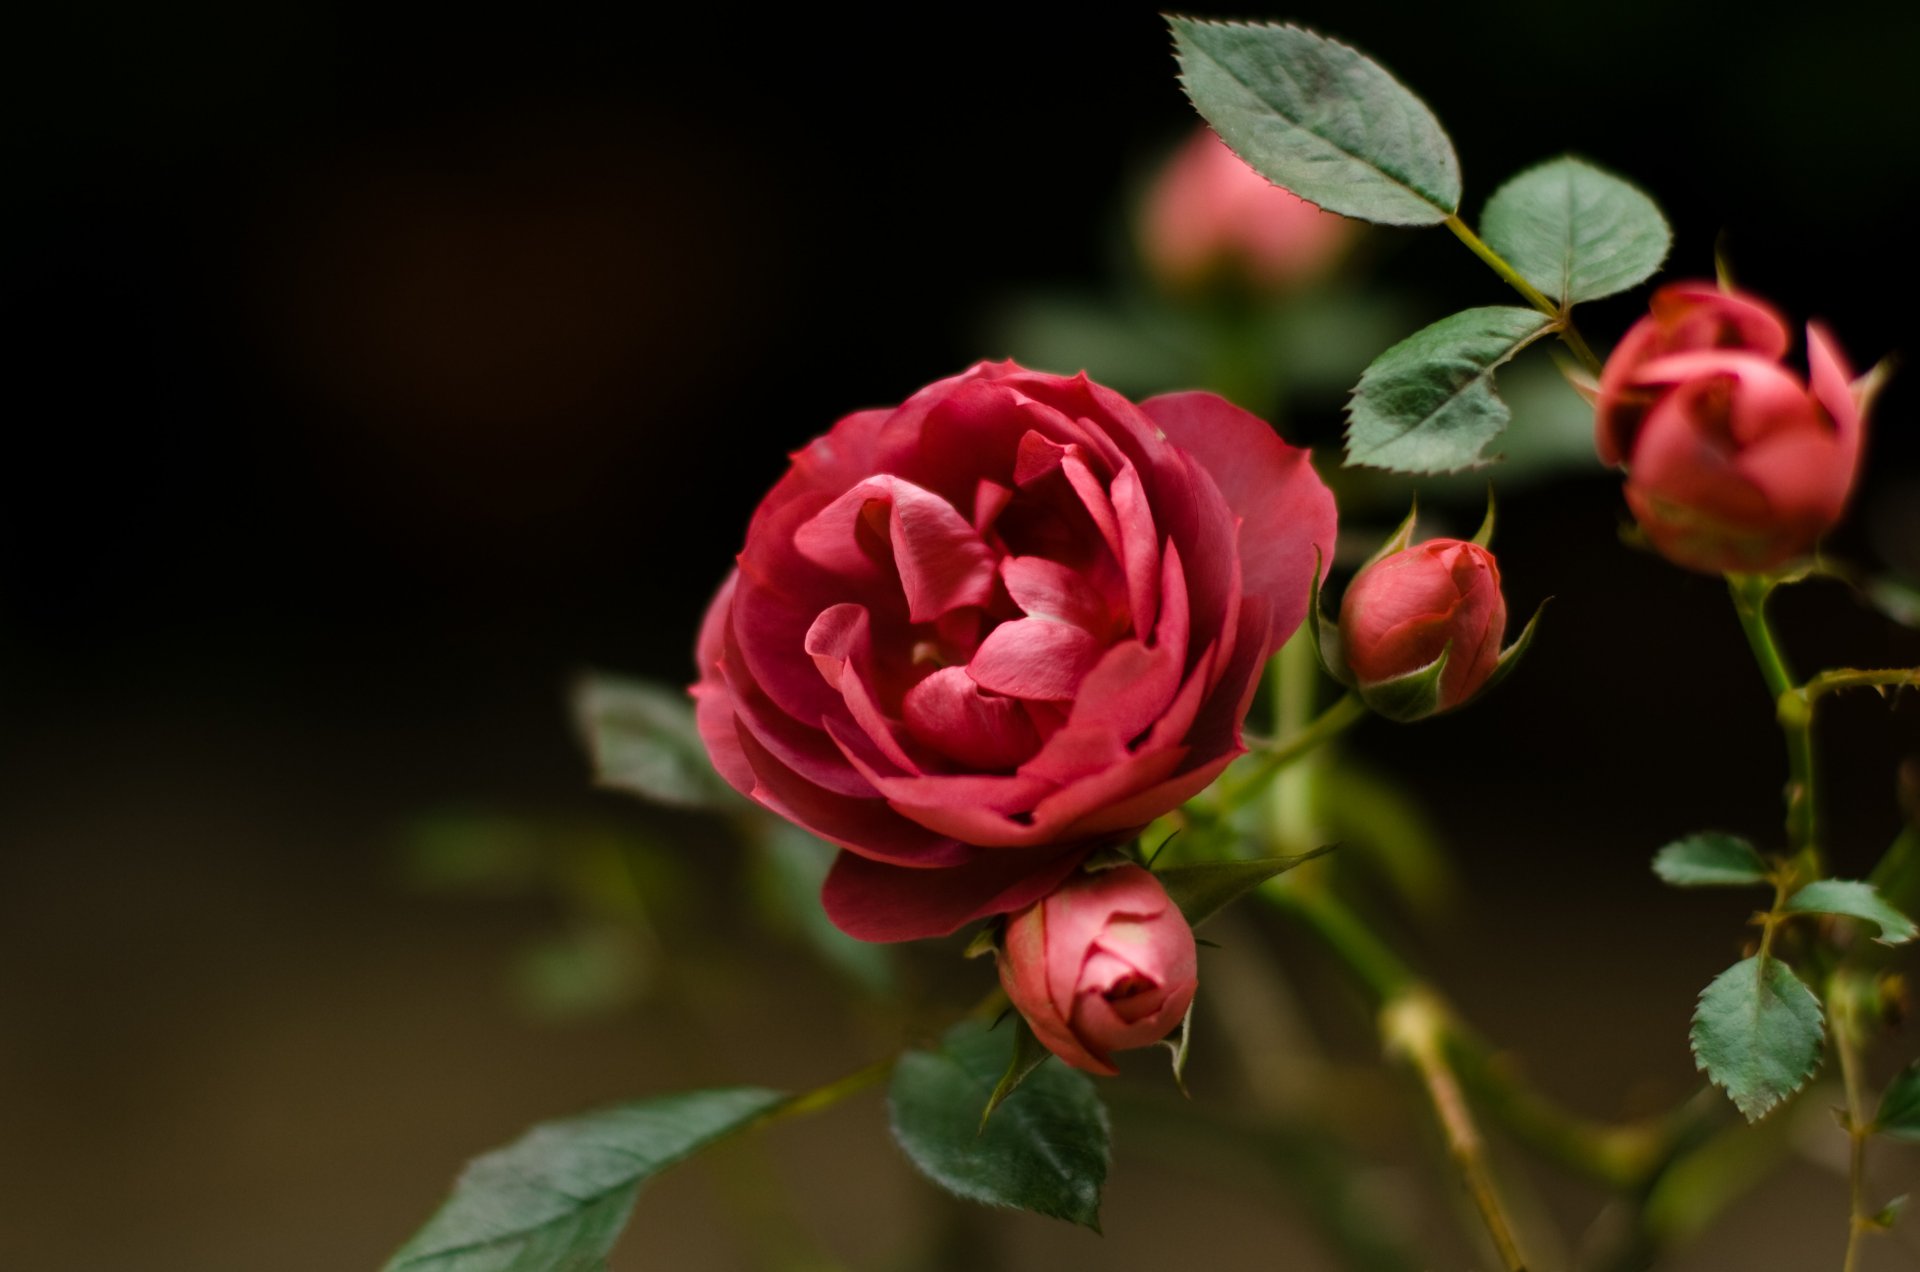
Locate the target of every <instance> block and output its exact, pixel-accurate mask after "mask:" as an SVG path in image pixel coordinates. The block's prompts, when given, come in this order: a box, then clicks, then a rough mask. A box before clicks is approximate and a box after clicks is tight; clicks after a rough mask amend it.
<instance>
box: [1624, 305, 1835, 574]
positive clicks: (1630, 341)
mask: <svg viewBox="0 0 1920 1272" xmlns="http://www.w3.org/2000/svg"><path fill="white" fill-rule="evenodd" d="M1788 343H1789V336H1788V332H1787V327H1786V324H1785V323H1783V322H1782V321H1781V320H1780V317H1779V315H1778V314H1776V313H1775V312H1774V311H1773V310H1772V309H1771V308H1769V307H1768V306H1767V305H1765V304H1764V303H1762V302H1760V301H1758V300H1755V299H1753V298H1752V297H1749V296H1744V295H1741V294H1739V293H1729V292H1722V291H1720V290H1718V289H1717V288H1715V287H1713V286H1712V285H1711V284H1706V283H1676V284H1673V285H1671V286H1667V287H1663V288H1661V289H1660V290H1659V291H1658V292H1656V293H1655V294H1654V297H1653V303H1652V312H1651V313H1650V314H1649V315H1648V316H1647V317H1645V318H1642V319H1641V320H1640V321H1639V322H1637V323H1635V324H1634V326H1633V327H1632V328H1631V329H1630V330H1629V331H1628V332H1627V334H1626V336H1625V337H1624V338H1623V339H1622V340H1621V342H1620V346H1619V348H1618V349H1616V350H1615V351H1614V354H1613V356H1612V357H1611V358H1609V359H1608V360H1607V365H1606V368H1605V369H1604V371H1603V372H1602V373H1601V377H1600V393H1599V400H1598V404H1597V410H1596V412H1595V430H1596V443H1597V446H1598V449H1599V451H1600V457H1601V459H1603V460H1605V461H1606V462H1608V463H1612V464H1621V465H1624V466H1625V467H1626V470H1627V482H1626V498H1627V506H1628V507H1629V508H1631V509H1632V510H1633V515H1634V519H1635V520H1636V521H1638V522H1639V523H1640V527H1641V529H1642V530H1644V531H1645V532H1646V535H1647V538H1648V539H1649V540H1650V541H1651V542H1652V543H1653V545H1654V547H1656V548H1657V549H1659V551H1660V552H1661V554H1662V555H1664V556H1666V557H1667V558H1668V559H1669V560H1671V561H1673V562H1675V563H1676V564H1679V565H1683V566H1687V567H1688V568H1690V569H1695V570H1702V571H1705V572H1708V573H1715V574H1717V573H1722V572H1729V571H1735V572H1738V571H1760V570H1770V569H1773V568H1774V567H1776V566H1779V565H1782V564H1785V563H1786V562H1787V561H1790V560H1792V559H1794V558H1795V557H1798V556H1801V555H1803V554H1805V553H1806V552H1808V551H1809V550H1811V549H1812V548H1813V546H1814V544H1815V543H1817V542H1818V541H1819V539H1820V537H1821V536H1822V535H1824V534H1825V533H1826V532H1827V531H1828V530H1829V529H1831V528H1832V527H1833V525H1834V523H1835V522H1837V521H1838V520H1839V519H1840V516H1841V514H1842V513H1843V512H1844V511H1845V510H1846V505H1847V498H1848V496H1849V494H1850V493H1851V492H1852V488H1853V482H1854V478H1855V476H1856V474H1857V471H1858V469H1859V463H1860V451H1861V444H1862V441H1863V438H1864V434H1865V423H1864V420H1863V419H1862V416H1861V406H1860V400H1859V398H1858V397H1857V396H1856V393H1855V391H1854V388H1853V386H1852V383H1851V381H1852V373H1851V372H1850V371H1849V370H1848V369H1847V364H1846V360H1845V358H1844V357H1843V356H1842V355H1841V353H1840V350H1839V349H1838V348H1837V347H1836V346H1835V345H1834V343H1833V340H1832V338H1831V337H1830V336H1829V335H1828V334H1827V333H1826V331H1825V330H1824V329H1822V328H1821V327H1820V326H1818V325H1817V324H1816V325H1811V326H1809V327H1808V328H1807V362H1808V367H1809V370H1810V372H1811V376H1810V382H1809V381H1808V380H1802V379H1801V378H1800V376H1799V375H1797V374H1796V373H1795V372H1793V371H1792V370H1790V369H1788V368H1787V367H1785V366H1783V365H1781V363H1780V358H1781V357H1782V356H1783V355H1784V354H1785V353H1786V350H1787V345H1788Z"/></svg>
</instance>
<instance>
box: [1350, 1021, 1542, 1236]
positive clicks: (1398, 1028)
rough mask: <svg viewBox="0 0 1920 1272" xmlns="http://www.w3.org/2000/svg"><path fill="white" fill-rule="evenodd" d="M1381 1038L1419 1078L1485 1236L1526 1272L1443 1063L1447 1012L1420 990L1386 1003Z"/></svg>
mask: <svg viewBox="0 0 1920 1272" xmlns="http://www.w3.org/2000/svg"><path fill="white" fill-rule="evenodd" d="M1379 1024H1380V1037H1381V1039H1382V1041H1383V1042H1385V1043H1386V1045H1387V1048H1388V1050H1389V1051H1392V1052H1396V1053H1398V1054H1400V1055H1403V1056H1405V1057H1406V1059H1407V1060H1408V1061H1409V1062H1410V1063H1411V1064H1412V1065H1413V1069H1414V1072H1416V1073H1417V1074H1419V1075H1420V1083H1421V1085H1422V1086H1423V1087H1425V1088H1426V1092H1427V1098H1428V1099H1429V1100H1430V1101H1431V1102H1432V1104H1433V1112H1434V1117H1435V1118H1436V1120H1438V1122H1439V1123H1440V1132H1441V1134H1442V1136H1443V1137H1444V1138H1445V1139H1446V1141H1447V1152H1448V1155H1449V1156H1451V1157H1452V1158H1453V1163H1454V1166H1455V1167H1456V1168H1457V1169H1458V1170H1459V1172H1460V1178H1461V1180H1462V1181H1463V1182H1464V1183H1465V1184H1466V1186H1467V1192H1468V1194H1469V1195H1470V1196H1471V1197H1472V1198H1473V1204H1474V1207H1475V1208H1476V1209H1477V1210H1479V1212H1480V1219H1481V1222H1482V1223H1484V1224H1485V1225H1486V1227H1487V1235H1488V1236H1490V1237H1492V1238H1493V1245H1494V1249H1495V1250H1497V1251H1499V1254H1500V1261H1501V1262H1502V1263H1503V1264H1504V1265H1505V1266H1506V1268H1507V1272H1526V1269H1527V1261H1526V1258H1525V1257H1524V1256H1523V1255H1521V1253H1520V1245H1519V1242H1518V1241H1516V1240H1515V1238H1514V1235H1513V1224H1512V1222H1511V1221H1510V1220H1509V1219H1508V1218H1507V1213H1506V1208H1505V1207H1504V1206H1502V1204H1501V1202H1500V1194H1499V1193H1498V1192H1497V1191H1496V1190H1495V1188H1494V1184H1493V1171H1492V1169H1491V1168H1490V1167H1489V1166H1488V1164H1487V1150H1486V1143H1485V1141H1484V1140H1483V1139H1482V1138H1481V1136H1480V1129H1479V1127H1477V1126H1476V1125H1474V1121H1473V1113H1472V1110H1470V1109H1469V1108H1468V1107H1467V1099H1466V1096H1465V1094H1464V1093H1463V1092H1462V1091H1461V1089H1460V1080H1459V1078H1458V1077H1457V1076H1456V1075H1455V1073H1454V1071H1453V1067H1452V1065H1451V1064H1450V1063H1449V1062H1448V1059H1447V1038H1448V1034H1449V1032H1450V1029H1449V1017H1448V1014H1447V1010H1446V1008H1445V1007H1444V1006H1442V1005H1441V1004H1440V1002H1439V1001H1438V1000H1437V999H1435V998H1434V997H1433V995H1432V994H1431V993H1429V992H1427V991H1425V990H1423V989H1412V990H1409V991H1407V992H1404V993H1402V994H1399V995H1397V996H1395V997H1394V998H1392V999H1389V1000H1388V1001H1387V1003H1386V1004H1385V1005H1384V1006H1383V1007H1381V1009H1380V1021H1379Z"/></svg>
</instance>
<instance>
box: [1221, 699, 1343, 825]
mask: <svg viewBox="0 0 1920 1272" xmlns="http://www.w3.org/2000/svg"><path fill="white" fill-rule="evenodd" d="M1366 716H1367V708H1366V706H1365V704H1363V703H1362V702H1361V701H1360V699H1359V698H1358V697H1356V696H1355V695H1353V694H1348V695H1347V696H1346V697H1344V698H1342V699H1340V701H1338V702H1336V703H1334V704H1333V705H1332V706H1330V707H1328V708H1327V709H1326V710H1325V711H1323V712H1321V713H1320V714H1319V715H1317V716H1315V717H1314V718H1313V720H1312V721H1311V722H1310V723H1308V724H1307V726H1306V727H1305V728H1303V729H1301V730H1300V731H1299V732H1297V733H1295V734H1294V735H1293V736H1292V737H1290V738H1287V739H1285V740H1283V741H1279V742H1275V743H1272V744H1270V745H1268V746H1266V747H1263V748H1261V749H1260V750H1259V751H1256V752H1255V753H1254V754H1255V757H1256V758H1255V762H1254V764H1253V765H1252V767H1251V768H1250V769H1249V770H1248V772H1247V775H1246V776H1245V777H1244V778H1242V779H1241V780H1240V781H1239V782H1238V783H1236V784H1235V785H1234V786H1232V787H1231V788H1229V789H1227V790H1223V791H1222V792H1221V793H1220V797H1219V798H1218V799H1217V800H1215V801H1214V805H1213V812H1214V814H1215V815H1216V816H1220V817H1224V816H1226V815H1227V814H1228V813H1231V812H1232V811H1233V810H1234V809H1236V808H1238V807H1240V806H1241V805H1242V804H1244V803H1246V802H1247V800H1248V799H1250V798H1252V797H1253V796H1254V795H1256V794H1258V793H1259V792H1260V791H1261V790H1262V789H1264V788H1265V786H1266V784H1267V782H1268V781H1269V780H1271V779H1272V777H1273V775H1274V774H1275V773H1278V772H1279V771H1280V770H1281V769H1283V768H1285V767H1287V765H1289V764H1292V763H1293V762H1294V761H1296V760H1298V759H1300V758H1301V757H1302V756H1304V755H1307V754H1309V753H1310V752H1312V751H1313V749H1314V748H1315V747H1318V746H1320V745H1322V744H1323V743H1326V742H1330V741H1332V740H1333V739H1334V738H1337V737H1339V736H1340V735H1341V734H1342V733H1345V732H1346V731H1347V730H1348V729H1350V728H1352V727H1353V726H1354V725H1356V724H1358V723H1359V722H1360V721H1362V720H1364V719H1366Z"/></svg>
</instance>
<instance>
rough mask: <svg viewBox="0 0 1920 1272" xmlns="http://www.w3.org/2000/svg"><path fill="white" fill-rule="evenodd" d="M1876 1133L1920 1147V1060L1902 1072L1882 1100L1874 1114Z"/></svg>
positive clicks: (1888, 1085)
mask: <svg viewBox="0 0 1920 1272" xmlns="http://www.w3.org/2000/svg"><path fill="white" fill-rule="evenodd" d="M1873 1131H1874V1134H1876V1135H1885V1136H1888V1137H1890V1138H1892V1139H1897V1140H1906V1141H1908V1142H1909V1143H1914V1144H1920V1060H1916V1061H1914V1062H1913V1063H1912V1064H1910V1065H1908V1066H1907V1067H1906V1068H1904V1069H1902V1070H1901V1071H1900V1073H1899V1075H1898V1076H1897V1077H1895V1078H1894V1080H1893V1081H1892V1082H1889V1083H1888V1084H1887V1089H1886V1092H1885V1094H1883V1095H1882V1096H1881V1097H1880V1111H1879V1112H1878V1113H1875V1114H1874V1115H1873Z"/></svg>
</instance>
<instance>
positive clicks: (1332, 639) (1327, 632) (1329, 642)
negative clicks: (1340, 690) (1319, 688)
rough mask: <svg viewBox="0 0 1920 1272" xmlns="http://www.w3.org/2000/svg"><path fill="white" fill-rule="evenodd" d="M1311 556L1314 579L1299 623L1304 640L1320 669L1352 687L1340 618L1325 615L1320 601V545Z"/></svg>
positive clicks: (1322, 565)
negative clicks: (1341, 637)
mask: <svg viewBox="0 0 1920 1272" xmlns="http://www.w3.org/2000/svg"><path fill="white" fill-rule="evenodd" d="M1313 557H1314V561H1313V579H1312V581H1311V582H1310V583H1309V584H1308V587H1307V617H1306V621H1305V622H1304V623H1302V624H1301V626H1302V627H1304V628H1305V629H1306V632H1307V643H1308V644H1309V645H1311V646H1313V657H1314V660H1315V661H1316V662H1318V663H1319V664H1320V669H1321V670H1322V671H1324V672H1326V673H1327V674H1328V675H1329V676H1331V677H1333V678H1334V679H1335V680H1336V681H1338V682H1339V683H1340V684H1342V685H1344V686H1346V687H1347V688H1349V689H1351V688H1353V687H1354V679H1353V672H1352V671H1351V670H1350V669H1349V668H1348V667H1347V660H1346V656H1345V655H1344V654H1342V653H1341V652H1340V623H1339V620H1338V619H1333V618H1328V617H1327V611H1326V609H1325V608H1324V607H1323V606H1322V605H1321V603H1320V595H1321V588H1320V575H1321V573H1322V571H1323V568H1324V564H1325V563H1324V562H1323V561H1322V560H1321V559H1320V549H1319V548H1317V547H1316V548H1315V549H1314V550H1313Z"/></svg>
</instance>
